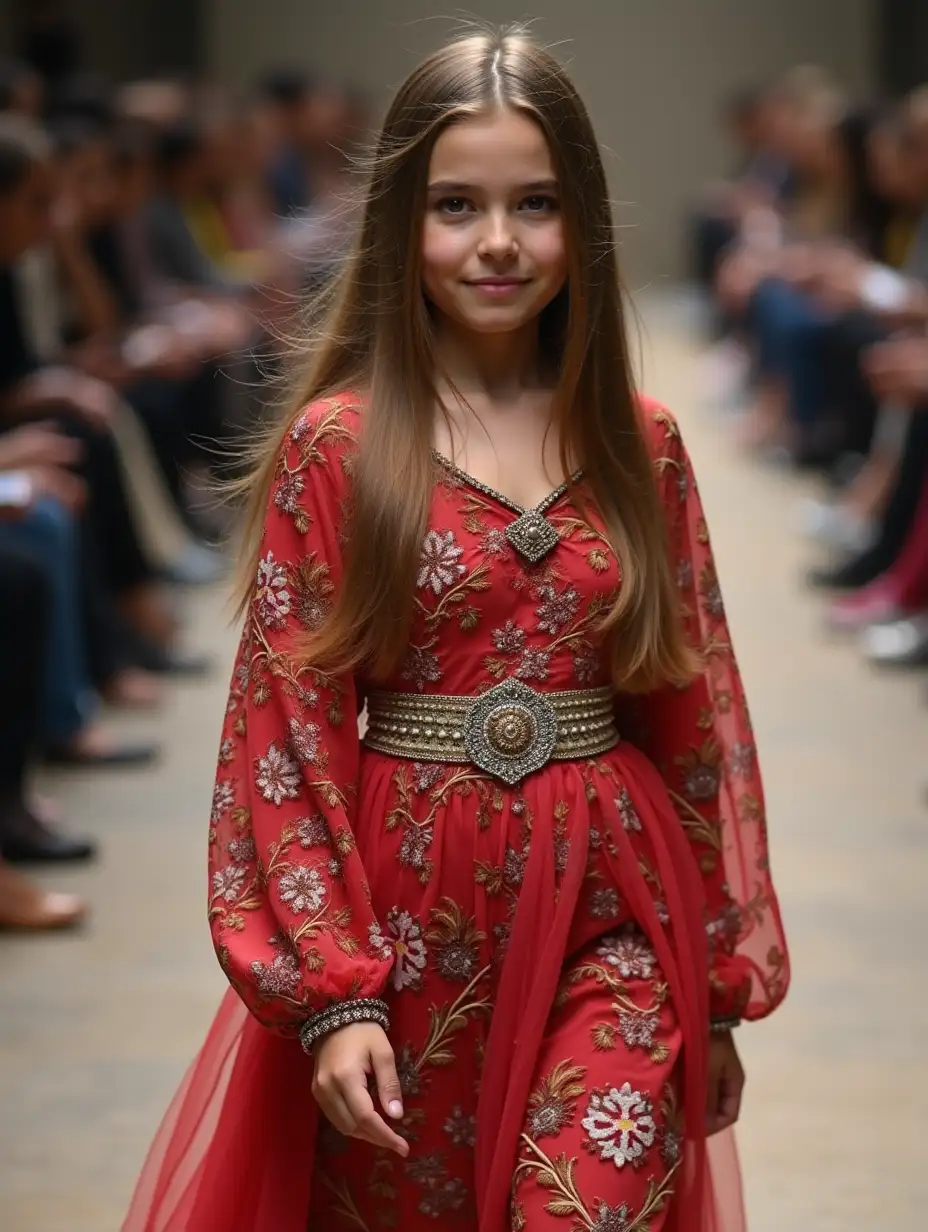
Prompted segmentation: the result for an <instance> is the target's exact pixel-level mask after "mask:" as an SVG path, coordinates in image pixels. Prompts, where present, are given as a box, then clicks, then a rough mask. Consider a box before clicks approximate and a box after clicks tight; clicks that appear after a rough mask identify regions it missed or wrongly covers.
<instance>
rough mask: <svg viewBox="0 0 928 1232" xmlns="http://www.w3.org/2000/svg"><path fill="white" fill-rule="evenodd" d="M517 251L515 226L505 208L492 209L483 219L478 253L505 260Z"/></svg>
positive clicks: (492, 258)
mask: <svg viewBox="0 0 928 1232" xmlns="http://www.w3.org/2000/svg"><path fill="white" fill-rule="evenodd" d="M518 251H519V245H518V240H517V239H516V234H515V228H514V227H513V224H512V219H511V218H510V217H509V214H508V212H507V211H506V210H494V211H492V212H491V213H488V214H487V216H486V219H485V220H484V225H483V230H482V234H481V236H480V243H479V253H480V256H482V257H487V258H489V259H490V260H492V261H505V260H507V259H509V258H511V257H513V256H515V255H516V254H517V253H518Z"/></svg>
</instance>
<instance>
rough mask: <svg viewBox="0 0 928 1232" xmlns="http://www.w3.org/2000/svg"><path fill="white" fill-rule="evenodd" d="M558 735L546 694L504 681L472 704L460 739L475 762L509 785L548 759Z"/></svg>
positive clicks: (555, 715) (552, 711)
mask: <svg viewBox="0 0 928 1232" xmlns="http://www.w3.org/2000/svg"><path fill="white" fill-rule="evenodd" d="M557 734H558V720H557V714H556V712H555V709H554V707H553V706H552V705H551V703H550V702H549V701H548V700H547V699H546V698H545V697H544V695H543V694H541V693H536V692H535V690H534V689H530V688H529V687H528V685H525V684H523V683H522V682H521V681H520V680H504V681H503V683H502V684H498V685H497V686H496V687H495V688H493V689H490V690H489V692H487V693H484V694H483V695H482V696H481V697H478V698H477V700H476V701H475V702H474V704H473V705H472V706H471V709H470V711H469V712H468V715H467V720H466V722H465V726H464V744H465V747H466V749H467V754H468V756H469V757H470V759H471V761H472V762H473V763H474V765H475V766H478V767H479V768H480V769H481V770H485V771H486V772H487V773H488V774H492V775H493V776H494V777H495V778H498V779H501V780H502V781H503V782H504V783H506V784H507V785H508V786H510V787H512V786H513V785H514V784H515V783H518V782H519V781H520V780H521V779H524V778H525V777H526V775H529V774H532V773H534V771H536V770H540V769H541V767H542V766H544V765H545V764H546V763H547V762H548V761H549V760H550V758H551V754H552V753H553V752H554V747H555V745H556V743H557Z"/></svg>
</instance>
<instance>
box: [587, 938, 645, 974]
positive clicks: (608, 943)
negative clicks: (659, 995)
mask: <svg viewBox="0 0 928 1232" xmlns="http://www.w3.org/2000/svg"><path fill="white" fill-rule="evenodd" d="M596 953H597V954H598V955H599V956H600V958H602V960H603V962H605V963H607V964H608V965H609V966H610V967H615V969H616V970H617V971H618V973H619V975H620V976H621V977H622V979H623V980H649V979H651V977H652V975H653V974H654V968H655V967H656V966H657V959H656V958H655V956H654V951H653V950H652V949H651V947H650V946H649V945H648V943H647V942H646V941H645V939H644V937H642V936H641V934H640V933H639V932H638V931H637V930H635V929H630V930H629V931H628V932H625V933H620V934H619V935H617V936H614V937H604V938H603V939H602V942H601V943H600V944H599V945H598V946H597V947H596Z"/></svg>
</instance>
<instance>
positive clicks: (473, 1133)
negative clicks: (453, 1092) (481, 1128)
mask: <svg viewBox="0 0 928 1232" xmlns="http://www.w3.org/2000/svg"><path fill="white" fill-rule="evenodd" d="M444 1130H445V1133H446V1134H447V1135H448V1137H449V1138H450V1139H451V1141H452V1143H453V1144H454V1145H455V1146H467V1147H472V1146H474V1145H475V1144H476V1142H477V1118H476V1116H474V1115H473V1114H472V1113H468V1112H465V1111H464V1109H463V1108H462V1107H461V1105H460V1104H455V1106H454V1107H453V1108H452V1109H451V1114H450V1116H449V1117H448V1119H447V1120H446V1121H445V1125H444Z"/></svg>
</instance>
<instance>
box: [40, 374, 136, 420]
mask: <svg viewBox="0 0 928 1232" xmlns="http://www.w3.org/2000/svg"><path fill="white" fill-rule="evenodd" d="M34 390H35V393H36V394H37V395H38V396H39V397H40V398H41V399H42V401H43V402H48V403H54V404H57V405H60V406H61V407H62V408H63V409H64V410H66V411H70V412H71V413H72V414H74V415H78V416H79V417H80V418H81V419H83V420H85V422H87V423H89V424H90V425H91V426H92V427H95V428H100V429H103V428H106V427H107V425H108V424H110V423H111V422H112V420H113V419H114V418H115V416H116V413H117V411H118V408H119V399H118V397H117V394H116V391H115V390H114V389H113V388H112V386H110V385H107V384H106V383H105V382H103V381H100V380H97V379H96V378H95V377H92V376H87V375H86V374H85V373H83V372H79V371H78V370H77V369H76V368H47V369H45V371H44V372H41V373H40V374H39V375H38V376H37V377H36V378H35V382H34Z"/></svg>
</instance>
